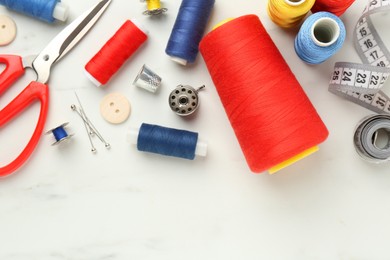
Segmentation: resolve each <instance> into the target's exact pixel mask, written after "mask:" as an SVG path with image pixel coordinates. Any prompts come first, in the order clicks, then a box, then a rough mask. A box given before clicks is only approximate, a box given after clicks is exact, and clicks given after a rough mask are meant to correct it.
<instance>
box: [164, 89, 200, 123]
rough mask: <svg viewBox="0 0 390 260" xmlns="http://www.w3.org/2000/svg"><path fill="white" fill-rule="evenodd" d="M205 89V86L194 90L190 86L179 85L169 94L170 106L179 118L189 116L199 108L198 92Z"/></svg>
mask: <svg viewBox="0 0 390 260" xmlns="http://www.w3.org/2000/svg"><path fill="white" fill-rule="evenodd" d="M204 88H205V85H203V86H201V87H200V88H198V89H194V88H193V87H191V86H188V85H179V86H177V87H176V88H175V89H174V90H172V92H171V93H170V94H169V99H168V101H169V106H170V108H171V110H172V111H173V112H175V113H176V114H177V115H179V116H189V115H191V114H193V113H194V112H195V111H196V110H197V109H198V107H199V96H198V92H199V91H200V90H202V89H204Z"/></svg>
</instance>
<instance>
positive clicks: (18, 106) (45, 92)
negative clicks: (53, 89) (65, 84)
mask: <svg viewBox="0 0 390 260" xmlns="http://www.w3.org/2000/svg"><path fill="white" fill-rule="evenodd" d="M36 101H40V103H41V111H40V114H39V118H38V123H37V125H36V127H35V131H34V133H33V135H32V136H31V139H30V141H29V142H28V144H27V146H26V147H25V148H24V149H23V151H22V152H21V154H20V155H19V156H18V157H17V158H16V159H14V160H13V161H12V162H11V163H9V164H8V165H6V166H3V167H0V177H5V176H7V175H9V174H11V173H13V172H14V171H16V170H17V169H18V168H19V167H20V166H22V165H23V163H24V162H25V161H26V160H27V159H28V158H29V157H30V155H31V153H32V152H33V151H34V150H35V147H36V146H37V144H38V141H39V139H40V137H41V135H42V132H43V128H44V126H45V122H46V117H47V111H48V105H49V87H48V86H47V85H46V84H43V83H40V82H36V81H32V82H31V83H30V84H29V85H28V86H27V87H26V88H25V89H24V90H23V91H22V92H21V93H20V94H19V95H18V96H17V97H16V98H15V99H14V100H13V101H11V103H9V104H8V105H7V106H6V107H5V108H3V109H2V110H1V111H0V127H3V126H4V125H5V124H6V123H8V122H9V121H11V120H12V119H13V118H15V117H16V116H17V115H18V114H19V113H20V112H22V111H23V110H24V109H26V108H27V107H28V106H30V105H31V104H33V103H34V102H36Z"/></svg>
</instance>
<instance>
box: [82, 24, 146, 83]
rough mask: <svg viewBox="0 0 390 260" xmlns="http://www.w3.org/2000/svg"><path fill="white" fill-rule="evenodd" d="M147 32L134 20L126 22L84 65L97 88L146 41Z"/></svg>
mask: <svg viewBox="0 0 390 260" xmlns="http://www.w3.org/2000/svg"><path fill="white" fill-rule="evenodd" d="M147 34H148V32H147V31H146V30H145V29H143V28H142V26H140V25H139V23H138V22H136V21H134V20H127V21H126V22H125V23H124V24H123V25H122V26H121V27H120V28H119V30H118V31H117V32H116V33H115V34H114V35H113V36H112V37H111V38H110V39H109V40H108V41H107V42H106V43H105V44H104V46H103V47H102V48H101V49H100V51H99V52H98V53H96V55H95V56H94V57H93V58H92V59H91V60H90V61H89V62H88V63H87V65H85V70H86V75H87V77H88V78H89V79H90V80H91V81H92V82H93V83H94V84H95V85H96V86H98V87H100V86H101V85H105V84H106V83H107V82H108V81H109V80H110V79H111V77H112V76H113V75H114V74H115V73H116V72H117V71H118V70H119V69H120V68H121V67H122V65H123V64H124V63H125V62H126V61H127V60H128V59H129V58H130V57H131V56H132V55H133V54H134V53H135V52H136V51H137V50H138V48H139V47H141V45H142V44H143V43H144V42H145V41H146V40H147V38H148V36H147Z"/></svg>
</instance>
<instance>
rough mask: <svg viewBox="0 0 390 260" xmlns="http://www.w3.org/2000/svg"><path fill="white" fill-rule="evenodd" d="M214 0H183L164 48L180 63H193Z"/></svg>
mask: <svg viewBox="0 0 390 260" xmlns="http://www.w3.org/2000/svg"><path fill="white" fill-rule="evenodd" d="M214 2H215V0H183V1H182V3H181V6H180V9H179V13H178V15H177V18H176V21H175V25H174V26H173V29H172V33H171V36H170V37H169V41H168V44H167V47H166V49H165V52H166V54H168V55H169V56H170V57H171V58H172V60H174V61H176V62H178V63H179V64H181V65H187V63H188V62H189V63H193V62H194V61H195V59H196V56H197V55H198V52H199V42H200V41H201V39H202V37H203V34H204V31H205V29H206V25H207V22H208V20H209V18H210V14H211V10H212V8H213V6H214Z"/></svg>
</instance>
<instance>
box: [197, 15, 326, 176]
mask: <svg viewBox="0 0 390 260" xmlns="http://www.w3.org/2000/svg"><path fill="white" fill-rule="evenodd" d="M200 52H201V54H202V56H203V58H204V60H205V62H206V65H207V68H208V70H209V72H210V74H211V77H212V79H213V82H214V84H215V86H216V88H217V91H218V94H219V97H220V99H221V101H222V104H223V105H224V108H225V111H226V114H227V116H228V118H229V120H230V123H231V125H232V127H233V129H234V132H235V134H236V137H237V139H238V141H239V143H240V145H241V148H242V151H243V153H244V155H245V158H246V160H247V162H248V165H249V167H250V169H251V170H252V171H253V172H256V173H260V172H263V171H266V170H268V171H269V172H270V173H274V172H276V171H278V170H280V169H282V168H284V167H286V166H288V165H290V164H291V163H293V162H295V161H297V160H300V159H302V158H303V157H305V156H307V155H308V154H310V153H312V152H314V151H316V150H317V149H318V148H317V145H318V144H319V143H321V142H323V141H324V140H325V139H326V138H327V136H328V131H327V129H326V127H325V125H324V123H323V122H322V120H321V119H320V117H319V115H318V114H317V112H316V110H315V108H314V107H313V105H312V104H311V102H310V100H309V99H308V97H307V96H306V94H305V93H304V91H303V89H302V87H301V86H300V84H299V83H298V81H297V79H296V78H295V76H294V74H293V73H292V72H291V70H290V68H289V67H288V65H287V63H286V62H285V60H284V59H283V57H282V55H281V54H280V52H279V50H278V49H277V47H276V46H275V44H274V43H273V41H272V39H271V38H270V36H269V35H268V33H267V32H266V30H265V29H264V27H263V25H262V24H261V22H260V20H259V18H258V17H257V16H255V15H247V16H242V17H239V18H237V19H234V20H231V21H229V22H227V23H225V24H223V25H221V26H220V27H218V28H216V29H215V30H213V31H212V32H210V33H209V34H208V35H206V36H205V37H204V38H203V40H202V41H201V43H200ZM226 57H229V58H228V59H227V58H226Z"/></svg>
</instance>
